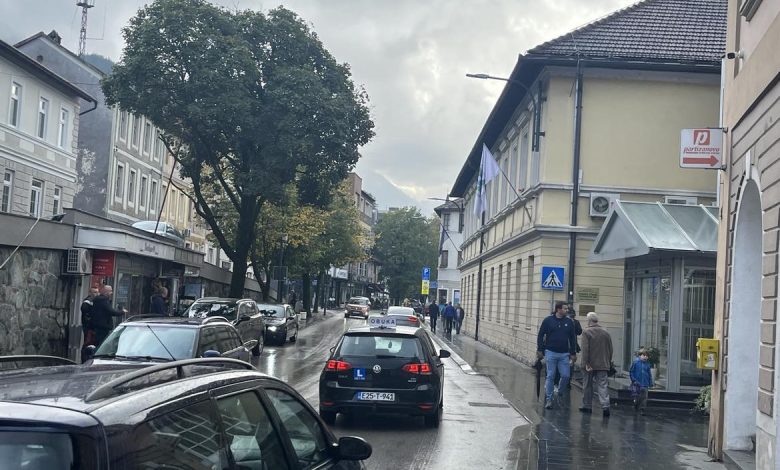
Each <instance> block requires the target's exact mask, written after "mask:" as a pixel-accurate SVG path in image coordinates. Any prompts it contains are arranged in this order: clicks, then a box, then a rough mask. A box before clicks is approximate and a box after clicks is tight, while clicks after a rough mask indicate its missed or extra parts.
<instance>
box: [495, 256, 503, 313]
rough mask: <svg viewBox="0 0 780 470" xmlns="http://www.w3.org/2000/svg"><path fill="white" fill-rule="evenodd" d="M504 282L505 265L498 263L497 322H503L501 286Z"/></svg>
mask: <svg viewBox="0 0 780 470" xmlns="http://www.w3.org/2000/svg"><path fill="white" fill-rule="evenodd" d="M503 284H504V265H503V264H499V265H498V284H497V285H496V323H501V288H502V287H503Z"/></svg>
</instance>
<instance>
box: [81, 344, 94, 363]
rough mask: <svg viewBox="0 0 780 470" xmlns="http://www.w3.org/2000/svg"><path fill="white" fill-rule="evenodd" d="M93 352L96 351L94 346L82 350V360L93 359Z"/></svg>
mask: <svg viewBox="0 0 780 470" xmlns="http://www.w3.org/2000/svg"><path fill="white" fill-rule="evenodd" d="M95 351H97V347H96V346H95V345H94V344H90V345H89V346H87V347H86V348H84V357H83V358H82V359H83V360H85V361H86V360H88V359H92V358H93V357H95Z"/></svg>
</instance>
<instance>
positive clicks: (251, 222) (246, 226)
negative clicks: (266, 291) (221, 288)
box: [229, 197, 257, 299]
mask: <svg viewBox="0 0 780 470" xmlns="http://www.w3.org/2000/svg"><path fill="white" fill-rule="evenodd" d="M255 205H256V201H254V200H252V199H251V198H249V197H245V198H243V199H242V200H241V211H240V212H239V213H238V229H237V231H236V240H235V244H236V251H235V254H236V256H235V257H234V258H233V259H231V261H233V276H232V277H231V279H230V293H229V296H230V297H233V298H237V299H241V298H243V297H244V283H245V282H246V269H247V267H248V266H249V252H250V251H251V250H252V245H253V240H252V237H253V236H254V233H255V231H254V226H255V220H256V219H257V216H256V215H255V214H256V211H255Z"/></svg>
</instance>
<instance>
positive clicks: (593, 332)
mask: <svg viewBox="0 0 780 470" xmlns="http://www.w3.org/2000/svg"><path fill="white" fill-rule="evenodd" d="M587 320H588V326H587V328H585V329H584V330H583V332H582V337H581V338H582V339H581V340H580V342H581V343H582V344H581V348H582V369H583V370H584V371H585V376H584V377H585V380H584V386H583V390H582V407H581V408H580V411H581V412H583V413H590V412H591V411H592V407H591V403H592V402H593V395H596V396H597V397H598V400H599V403H600V404H601V409H602V412H603V413H604V416H609V391H608V390H607V374H608V373H609V367H610V365H611V363H612V338H610V336H609V333H608V332H607V330H605V329H604V328H602V327H601V325H599V316H598V315H597V314H596V312H590V313H589V314H588V316H587Z"/></svg>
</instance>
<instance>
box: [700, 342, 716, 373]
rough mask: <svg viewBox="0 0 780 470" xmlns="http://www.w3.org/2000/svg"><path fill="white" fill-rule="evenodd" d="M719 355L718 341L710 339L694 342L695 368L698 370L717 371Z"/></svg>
mask: <svg viewBox="0 0 780 470" xmlns="http://www.w3.org/2000/svg"><path fill="white" fill-rule="evenodd" d="M719 355H720V341H719V340H717V339H712V338H699V339H697V340H696V367H698V368H699V369H708V370H717V369H718V356H719Z"/></svg>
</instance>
